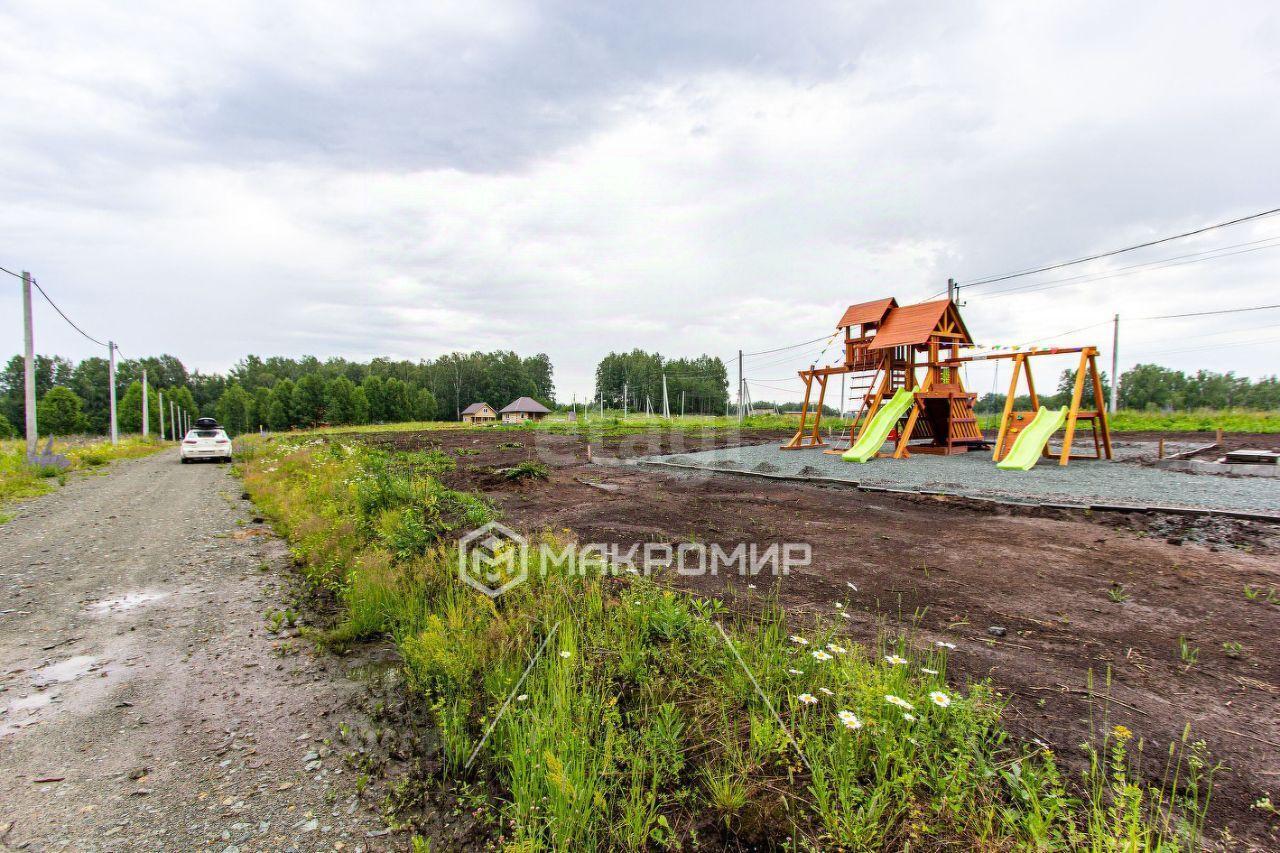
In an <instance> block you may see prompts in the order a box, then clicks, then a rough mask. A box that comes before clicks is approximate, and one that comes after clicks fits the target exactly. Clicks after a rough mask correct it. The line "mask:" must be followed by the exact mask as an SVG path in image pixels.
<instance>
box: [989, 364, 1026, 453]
mask: <svg viewBox="0 0 1280 853" xmlns="http://www.w3.org/2000/svg"><path fill="white" fill-rule="evenodd" d="M1025 360H1026V358H1025V357H1024V356H1022V355H1021V354H1019V355H1018V356H1016V357H1015V358H1014V360H1013V377H1012V378H1010V379H1009V394H1008V395H1007V396H1006V397H1005V398H1004V414H1002V415H1000V431H999V432H998V433H997V434H996V449H995V451H994V452H993V453H992V454H991V458H992V459H993V460H995V461H996V462H999V461H1000V460H1001V459H1002V458H1003V455H1002V454H1001V450H1003V449H1004V437H1005V435H1006V434H1007V433H1008V432H1009V417H1010V416H1011V415H1012V414H1013V398H1014V396H1015V395H1016V394H1017V393H1018V374H1019V373H1021V372H1022V363H1023V362H1024V361H1025Z"/></svg>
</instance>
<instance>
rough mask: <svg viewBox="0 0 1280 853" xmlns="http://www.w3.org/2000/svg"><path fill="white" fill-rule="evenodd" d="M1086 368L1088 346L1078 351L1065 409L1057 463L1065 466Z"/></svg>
mask: <svg viewBox="0 0 1280 853" xmlns="http://www.w3.org/2000/svg"><path fill="white" fill-rule="evenodd" d="M1088 370H1089V348H1086V349H1085V350H1084V351H1083V352H1081V353H1080V366H1079V367H1077V368H1076V383H1075V387H1074V388H1073V389H1072V391H1071V408H1070V409H1068V410H1067V431H1066V432H1065V433H1063V436H1062V455H1061V457H1060V458H1059V459H1058V464H1059V465H1063V466H1065V465H1066V464H1067V462H1069V461H1070V460H1071V441H1072V439H1074V438H1075V435H1076V418H1077V417H1079V415H1080V398H1081V397H1083V396H1084V378H1085V374H1086V373H1087V372H1088ZM1099 405H1101V404H1100V403H1099Z"/></svg>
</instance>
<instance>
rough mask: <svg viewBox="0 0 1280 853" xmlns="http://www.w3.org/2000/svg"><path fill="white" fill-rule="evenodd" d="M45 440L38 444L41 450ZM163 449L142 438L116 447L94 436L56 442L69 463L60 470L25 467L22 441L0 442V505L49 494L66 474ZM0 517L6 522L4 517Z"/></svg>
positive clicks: (126, 439)
mask: <svg viewBox="0 0 1280 853" xmlns="http://www.w3.org/2000/svg"><path fill="white" fill-rule="evenodd" d="M47 440H48V439H44V440H42V441H41V443H40V446H41V448H43V447H44V442H45V441H47ZM164 447H165V445H164V443H162V442H160V441H159V440H157V439H154V438H149V439H145V440H144V439H143V438H142V437H141V436H131V437H127V438H122V439H121V440H120V443H119V444H117V445H112V444H111V442H110V441H109V440H106V439H103V438H99V437H97V436H76V437H72V438H68V439H56V440H55V441H54V443H53V451H54V453H59V454H62V455H63V456H66V457H67V459H68V460H69V461H70V462H71V466H70V467H69V468H67V469H65V470H61V469H58V468H54V467H33V466H31V465H28V464H27V463H26V444H25V443H24V442H23V441H21V440H6V441H0V506H3V505H4V504H6V503H8V502H10V501H18V500H25V499H27V498H33V497H37V496H39V495H43V494H45V493H47V492H50V491H52V490H53V489H54V487H55V486H57V485H61V484H62V483H65V482H66V478H67V475H68V474H69V473H70V472H72V471H86V470H92V469H94V468H100V467H102V466H104V465H107V464H109V463H111V462H114V461H116V460H118V459H136V458H138V457H139V456H148V455H150V454H152V453H155V452H156V451H158V450H161V449H163V448H164ZM0 518H4V519H5V520H7V518H6V517H5V516H3V515H0ZM0 523H3V522H0Z"/></svg>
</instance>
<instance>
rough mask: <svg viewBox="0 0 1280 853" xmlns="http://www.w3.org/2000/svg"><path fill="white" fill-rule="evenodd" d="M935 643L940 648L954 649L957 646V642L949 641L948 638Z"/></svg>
mask: <svg viewBox="0 0 1280 853" xmlns="http://www.w3.org/2000/svg"><path fill="white" fill-rule="evenodd" d="M934 645H935V646H937V647H938V648H940V649H954V648H955V647H956V644H955V643H948V642H947V641H946V640H939V641H938V642H936V643H934Z"/></svg>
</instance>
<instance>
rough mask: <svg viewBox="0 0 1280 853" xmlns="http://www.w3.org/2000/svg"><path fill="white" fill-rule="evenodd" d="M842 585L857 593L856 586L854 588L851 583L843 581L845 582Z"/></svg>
mask: <svg viewBox="0 0 1280 853" xmlns="http://www.w3.org/2000/svg"><path fill="white" fill-rule="evenodd" d="M844 585H845V586H847V587H849V589H851V590H853V591H854V592H857V591H858V588H857V587H856V586H854V585H853V584H852V583H850V582H849V581H845V582H844Z"/></svg>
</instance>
